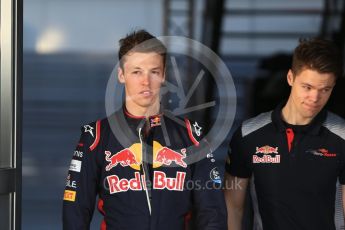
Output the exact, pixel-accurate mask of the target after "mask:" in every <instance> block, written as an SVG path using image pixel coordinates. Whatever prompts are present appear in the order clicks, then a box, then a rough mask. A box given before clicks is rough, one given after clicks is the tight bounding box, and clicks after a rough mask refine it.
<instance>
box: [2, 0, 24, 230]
mask: <svg viewBox="0 0 345 230" xmlns="http://www.w3.org/2000/svg"><path fill="white" fill-rule="evenodd" d="M0 16H1V20H0V23H1V24H0V53H1V57H0V71H1V72H0V74H1V75H0V181H1V183H0V223H1V229H3V230H7V229H11V230H14V229H15V230H17V229H21V221H20V219H21V119H22V117H21V107H22V103H21V102H22V85H21V76H22V25H23V22H22V0H1V5H0Z"/></svg>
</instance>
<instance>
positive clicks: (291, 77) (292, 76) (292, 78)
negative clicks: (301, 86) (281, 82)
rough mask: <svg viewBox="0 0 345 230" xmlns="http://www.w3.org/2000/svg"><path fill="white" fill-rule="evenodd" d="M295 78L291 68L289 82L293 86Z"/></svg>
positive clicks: (288, 75)
mask: <svg viewBox="0 0 345 230" xmlns="http://www.w3.org/2000/svg"><path fill="white" fill-rule="evenodd" d="M294 80H295V79H294V75H293V73H292V70H291V69H289V72H288V73H287V82H288V84H289V85H290V86H292V85H293V82H294Z"/></svg>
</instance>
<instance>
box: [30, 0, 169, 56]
mask: <svg viewBox="0 0 345 230" xmlns="http://www.w3.org/2000/svg"><path fill="white" fill-rule="evenodd" d="M162 17H163V16H162V1H160V0H144V1H143V0H113V1H111V0H98V1H97V0H69V1H67V0H58V1H56V0H25V1H24V50H25V51H34V52H38V53H54V52H71V51H72V52H73V51H76V52H96V53H99V52H113V51H114V50H115V49H116V48H117V47H118V44H117V41H118V40H119V39H120V38H121V37H123V36H125V35H126V33H128V32H129V31H130V30H131V29H135V28H145V29H147V30H149V32H151V33H153V34H155V35H157V36H160V35H161V33H162Z"/></svg>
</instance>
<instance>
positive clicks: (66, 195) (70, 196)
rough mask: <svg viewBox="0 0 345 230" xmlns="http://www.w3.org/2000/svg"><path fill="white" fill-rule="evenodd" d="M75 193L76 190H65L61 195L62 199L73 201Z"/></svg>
mask: <svg viewBox="0 0 345 230" xmlns="http://www.w3.org/2000/svg"><path fill="white" fill-rule="evenodd" d="M76 194H77V193H76V191H72V190H65V193H64V195H63V200H66V201H72V202H74V201H75V197H76Z"/></svg>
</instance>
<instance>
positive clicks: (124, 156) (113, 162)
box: [105, 148, 139, 171]
mask: <svg viewBox="0 0 345 230" xmlns="http://www.w3.org/2000/svg"><path fill="white" fill-rule="evenodd" d="M105 160H106V161H108V162H109V164H108V165H107V166H106V167H105V170H106V171H109V170H110V169H112V168H114V167H115V166H117V165H118V164H120V165H121V166H122V167H126V166H130V165H132V164H136V165H139V162H138V161H137V160H136V158H135V154H134V153H133V152H132V151H131V150H130V149H128V148H126V149H123V150H121V151H120V152H118V153H116V154H114V155H113V156H111V152H110V151H105Z"/></svg>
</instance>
